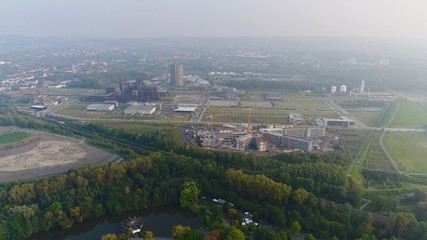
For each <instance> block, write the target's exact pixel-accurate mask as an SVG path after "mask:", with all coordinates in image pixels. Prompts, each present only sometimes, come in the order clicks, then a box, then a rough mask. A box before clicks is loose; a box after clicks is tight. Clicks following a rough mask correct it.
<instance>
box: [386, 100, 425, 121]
mask: <svg viewBox="0 0 427 240" xmlns="http://www.w3.org/2000/svg"><path fill="white" fill-rule="evenodd" d="M391 126H392V127H408V128H423V127H426V126H427V107H426V106H423V105H421V104H419V103H415V102H411V101H408V100H405V101H402V102H401V104H400V109H399V112H398V113H397V115H396V117H395V118H394V119H393V122H392V123H391Z"/></svg>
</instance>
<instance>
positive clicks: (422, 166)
mask: <svg viewBox="0 0 427 240" xmlns="http://www.w3.org/2000/svg"><path fill="white" fill-rule="evenodd" d="M384 143H385V147H386V148H387V150H388V151H389V152H390V154H391V155H392V156H393V158H394V159H395V160H396V161H398V162H399V164H400V166H401V167H402V170H403V171H405V172H408V173H425V174H427V133H414V132H405V133H403V132H393V133H387V134H386V136H385V138H384Z"/></svg>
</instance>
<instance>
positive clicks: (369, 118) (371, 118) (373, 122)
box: [349, 111, 381, 127]
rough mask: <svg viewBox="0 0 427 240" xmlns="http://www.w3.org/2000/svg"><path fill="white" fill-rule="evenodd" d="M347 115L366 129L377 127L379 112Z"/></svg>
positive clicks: (353, 112) (356, 112)
mask: <svg viewBox="0 0 427 240" xmlns="http://www.w3.org/2000/svg"><path fill="white" fill-rule="evenodd" d="M349 113H350V114H351V115H352V116H353V117H355V118H357V119H358V120H359V121H361V122H363V123H364V124H365V125H366V126H368V127H377V125H378V118H379V117H380V115H381V112H372V111H349Z"/></svg>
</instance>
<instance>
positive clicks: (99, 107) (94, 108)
mask: <svg viewBox="0 0 427 240" xmlns="http://www.w3.org/2000/svg"><path fill="white" fill-rule="evenodd" d="M113 110H114V104H89V105H88V106H87V107H86V111H90V112H110V111H113Z"/></svg>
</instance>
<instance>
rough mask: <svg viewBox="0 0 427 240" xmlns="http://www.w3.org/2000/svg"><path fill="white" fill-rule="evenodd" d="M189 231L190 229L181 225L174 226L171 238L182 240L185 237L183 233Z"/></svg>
mask: <svg viewBox="0 0 427 240" xmlns="http://www.w3.org/2000/svg"><path fill="white" fill-rule="evenodd" d="M190 230H191V228H190V227H188V226H185V227H184V226H182V225H180V224H179V225H176V226H175V227H173V229H172V236H173V237H174V238H175V239H183V238H184V236H185V233H186V232H188V231H190Z"/></svg>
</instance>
